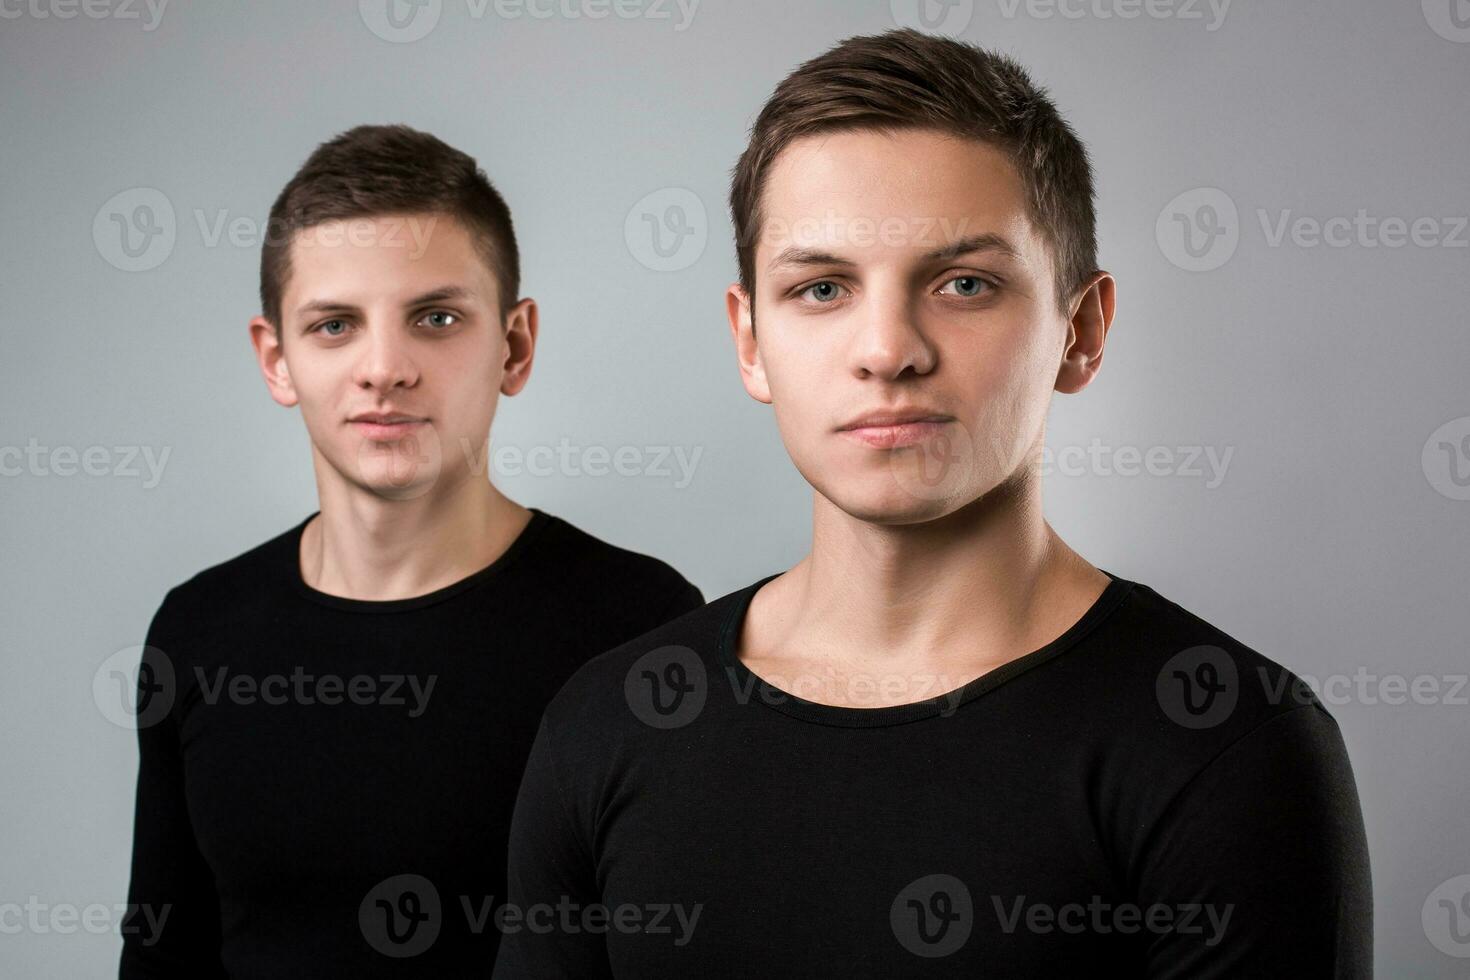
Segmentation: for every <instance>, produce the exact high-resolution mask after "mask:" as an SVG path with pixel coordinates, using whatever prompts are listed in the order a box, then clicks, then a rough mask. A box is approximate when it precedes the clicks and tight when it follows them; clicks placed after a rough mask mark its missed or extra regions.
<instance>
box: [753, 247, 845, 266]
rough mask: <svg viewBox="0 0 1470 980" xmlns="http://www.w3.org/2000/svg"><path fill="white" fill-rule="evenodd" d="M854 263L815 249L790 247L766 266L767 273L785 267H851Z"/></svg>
mask: <svg viewBox="0 0 1470 980" xmlns="http://www.w3.org/2000/svg"><path fill="white" fill-rule="evenodd" d="M852 264H853V263H852V262H851V261H850V260H848V259H844V258H840V257H838V256H836V255H833V254H832V253H831V252H823V251H821V250H820V249H815V248H801V247H800V246H797V245H790V246H788V247H786V248H784V249H782V250H781V251H780V252H778V253H777V254H776V257H775V258H774V259H772V260H771V261H770V264H769V265H767V266H766V271H767V272H769V271H771V270H772V269H775V268H779V267H780V266H783V265H796V266H802V265H842V266H851V265H852Z"/></svg>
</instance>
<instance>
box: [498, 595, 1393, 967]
mask: <svg viewBox="0 0 1470 980" xmlns="http://www.w3.org/2000/svg"><path fill="white" fill-rule="evenodd" d="M773 577H774V576H773ZM1111 577H1112V579H1113V580H1112V582H1111V583H1110V584H1109V585H1108V586H1107V587H1106V589H1105V591H1104V592H1103V593H1102V595H1101V596H1100V598H1099V599H1098V600H1097V601H1096V603H1095V604H1094V605H1093V606H1092V607H1091V609H1090V610H1089V611H1088V612H1087V613H1086V615H1084V616H1083V617H1082V618H1081V619H1080V620H1079V621H1078V622H1077V623H1076V624H1075V625H1074V626H1073V627H1072V628H1070V629H1069V630H1067V631H1066V632H1065V634H1063V635H1062V636H1061V637H1059V638H1058V639H1056V640H1055V641H1054V642H1052V643H1049V644H1047V645H1046V646H1044V647H1042V648H1041V649H1039V650H1035V651H1033V652H1030V653H1028V654H1026V655H1024V656H1022V657H1020V658H1019V659H1016V660H1014V661H1012V662H1010V663H1008V664H1006V665H1005V666H1003V667H1001V668H999V669H997V670H994V671H992V672H990V673H987V674H985V675H983V676H981V677H979V678H978V679H976V680H974V681H972V682H970V683H968V684H966V685H964V686H962V687H960V688H958V689H956V690H953V691H948V692H944V691H943V690H942V688H941V689H938V690H936V691H935V692H934V693H935V695H936V696H935V697H931V698H929V699H927V700H924V701H921V702H917V703H910V704H904V705H899V706H891V707H869V708H862V707H836V706H832V705H825V704H819V703H814V702H811V701H807V700H803V699H801V698H799V697H796V696H794V695H792V694H790V693H788V692H786V691H783V690H781V689H780V688H779V687H778V686H776V685H775V684H774V683H772V684H766V683H764V682H763V681H761V680H760V679H759V678H757V677H756V675H754V674H753V673H752V672H751V671H750V670H749V669H747V668H746V667H745V666H744V665H743V663H741V662H740V661H739V660H738V658H737V657H736V656H735V654H734V651H735V650H737V649H738V639H737V638H738V636H739V631H740V629H741V625H742V623H743V621H744V616H745V610H746V609H747V608H748V606H749V602H750V599H751V596H752V595H753V594H754V593H755V591H756V590H757V589H758V588H759V587H760V586H761V585H762V584H764V582H765V581H769V579H764V580H762V581H761V582H757V583H755V584H754V585H752V586H750V587H748V588H745V589H742V590H739V591H737V592H733V593H731V594H730V595H727V596H725V597H723V598H721V599H718V600H716V601H714V602H712V603H711V604H709V605H708V606H706V607H704V608H702V609H699V610H695V611H693V612H690V613H687V614H685V615H684V616H682V617H680V618H679V619H676V620H674V621H673V622H670V623H668V624H665V625H664V626H662V627H660V628H659V629H657V630H655V631H654V632H653V633H651V634H649V635H648V636H645V637H642V638H640V639H638V640H635V641H633V642H630V643H628V644H625V645H623V646H622V647H620V648H618V649H616V650H613V651H610V652H608V653H606V654H604V655H602V656H600V657H598V658H596V659H594V660H593V661H591V662H590V663H588V664H587V665H586V666H584V667H583V668H581V669H580V670H579V671H578V672H577V673H576V675H575V676H574V677H572V679H571V680H570V681H569V682H568V683H567V685H566V686H565V687H564V688H563V689H562V690H561V691H560V692H559V693H558V694H557V696H556V697H555V698H554V699H553V700H552V702H551V704H550V705H549V707H548V708H547V711H546V714H545V716H544V718H543V721H542V725H541V729H540V732H539V733H538V735H537V738H536V743H535V746H534V747H533V749H532V753H531V758H530V760H529V762H528V765H527V771H526V775H525V779H524V781H523V782H522V785H521V789H520V795H519V800H518V803H517V808H516V814H515V818H514V821H513V825H512V830H511V853H510V876H511V877H510V887H509V891H508V904H507V906H506V910H505V911H504V912H503V913H500V914H499V918H498V925H499V927H500V928H502V929H503V931H504V934H505V935H504V938H503V940H502V944H501V949H500V955H499V959H498V961H497V966H496V971H495V976H496V977H497V978H522V977H534V978H537V980H544V978H551V977H576V978H586V977H620V978H621V977H817V976H822V977H827V976H831V977H884V978H888V977H906V976H935V977H938V976H946V977H948V976H954V977H1072V976H1137V977H1144V976H1147V977H1155V978H1164V977H1169V978H1190V980H1200V978H1212V977H1268V976H1269V977H1294V978H1306V977H1366V976H1369V975H1370V974H1371V969H1372V967H1371V953H1372V936H1371V916H1372V912H1371V900H1370V881H1369V868H1368V856H1367V851H1366V843H1365V835H1364V829H1363V823H1362V817H1361V813H1360V810H1359V804H1358V798H1357V793H1356V789H1355V785H1354V780H1353V775H1352V772H1351V769H1350V766H1349V762H1348V757H1347V754H1346V751H1345V748H1344V743H1343V740H1342V738H1341V735H1340V734H1339V731H1338V727H1337V725H1336V723H1335V722H1334V720H1333V719H1332V718H1331V717H1330V715H1329V714H1328V712H1327V711H1326V710H1325V709H1324V708H1323V707H1322V705H1321V704H1320V703H1319V702H1318V701H1317V700H1316V698H1315V697H1314V696H1313V695H1312V694H1311V692H1310V690H1309V689H1308V688H1306V687H1305V686H1304V685H1302V684H1300V683H1299V682H1297V681H1296V679H1295V677H1294V676H1293V675H1291V674H1290V673H1289V672H1287V671H1286V670H1284V669H1283V668H1282V667H1280V666H1278V665H1277V664H1275V663H1273V662H1272V661H1270V660H1268V659H1267V658H1265V657H1263V656H1262V655H1260V654H1258V653H1256V652H1255V651H1253V650H1251V649H1249V648H1247V647H1245V646H1244V645H1243V644H1241V643H1239V642H1238V641H1236V640H1234V639H1232V638H1231V637H1229V636H1227V635H1226V634H1224V633H1222V632H1221V631H1219V630H1218V629H1216V628H1214V627H1212V626H1211V625H1209V624H1208V623H1206V622H1205V621H1203V620H1201V619H1199V618H1198V617H1196V616H1194V615H1193V614H1191V613H1189V612H1187V611H1186V610H1184V609H1183V608H1181V607H1180V606H1178V605H1176V604H1175V603H1173V602H1171V601H1169V600H1167V599H1165V598H1163V597H1162V596H1160V595H1159V594H1158V593H1157V592H1155V591H1153V590H1152V589H1150V588H1148V587H1147V586H1145V585H1142V584H1139V583H1134V582H1129V581H1127V580H1123V579H1120V578H1118V577H1116V576H1111Z"/></svg>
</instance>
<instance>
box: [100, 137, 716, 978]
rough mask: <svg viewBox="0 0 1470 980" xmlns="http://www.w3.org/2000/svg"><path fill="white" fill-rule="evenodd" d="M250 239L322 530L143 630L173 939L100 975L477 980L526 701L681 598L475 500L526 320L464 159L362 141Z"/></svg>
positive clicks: (155, 904)
mask: <svg viewBox="0 0 1470 980" xmlns="http://www.w3.org/2000/svg"><path fill="white" fill-rule="evenodd" d="M270 228H271V229H272V233H273V234H272V236H271V237H270V238H269V239H268V241H267V243H266V245H265V247H264V251H263V253H262V257H261V302H262V306H263V309H264V312H263V315H261V316H258V317H256V318H255V319H254V320H252V321H251V323H250V335H251V340H252V341H253V343H254V346H255V351H256V354H257V356H258V359H259V365H260V370H261V372H262V374H263V375H264V377H265V381H266V384H267V386H268V387H269V389H270V393H271V396H272V397H273V398H274V399H275V400H276V401H277V402H279V403H280V404H281V405H284V406H299V407H300V409H301V414H302V419H303V421H304V422H305V424H306V428H307V432H308V434H309V435H310V438H311V447H312V463H313V468H314V470H315V474H316V482H317V490H318V495H319V499H320V509H319V511H318V512H316V513H314V514H312V515H311V516H309V517H307V518H306V519H305V520H303V521H301V522H300V523H299V524H297V525H296V526H295V527H293V528H291V529H290V530H288V531H286V532H285V533H283V534H281V535H279V536H277V537H275V538H272V539H271V540H269V541H267V542H265V543H264V544H262V545H260V546H258V547H256V548H253V549H251V550H250V551H247V552H246V553H244V554H242V555H240V556H238V557H236V558H234V559H232V560H230V561H227V562H225V563H223V564H221V565H217V566H215V567H213V568H210V569H207V570H205V571H203V572H201V573H199V574H198V575H196V576H194V577H193V578H192V579H190V580H189V581H187V582H185V583H183V584H182V585H179V586H177V587H176V588H174V589H172V590H170V591H169V593H168V595H167V596H166V598H165V599H164V602H163V604H162V607H161V608H160V609H159V610H158V612H157V614H156V615H155V617H154V619H153V622H152V625H151V627H150V629H149V633H148V641H147V642H148V650H147V652H146V653H145V655H144V660H143V664H142V667H141V670H140V678H139V698H140V700H139V747H140V752H141V759H140V765H139V773H138V796H137V817H136V826H135V842H134V850H133V862H132V883H131V888H130V891H129V897H128V901H129V902H130V903H135V904H134V907H147V908H149V909H154V910H156V909H160V908H167V909H168V910H169V913H168V916H167V920H166V923H165V924H164V926H163V929H162V932H161V934H158V935H157V936H154V935H152V934H151V932H150V933H147V940H148V941H147V942H145V941H144V938H143V935H144V934H140V933H136V932H133V931H131V930H127V929H125V930H124V933H125V936H126V938H125V941H124V947H123V952H122V961H121V974H120V975H121V976H122V977H123V978H144V977H179V978H187V980H202V978H208V977H224V976H229V977H234V978H254V977H258V978H262V980H284V978H291V977H312V978H325V977H342V978H352V980H361V978H367V977H380V976H382V977H386V976H402V975H404V973H405V971H407V972H408V973H410V974H412V975H415V976H433V977H460V976H465V977H468V976H482V975H483V974H484V973H485V971H486V968H487V964H488V963H489V962H491V961H493V958H494V955H495V949H496V943H497V941H498V939H499V935H500V934H499V932H498V931H497V930H496V929H495V928H494V927H493V925H491V924H490V922H489V920H488V918H487V914H486V913H487V911H488V909H487V906H488V905H491V904H494V903H499V902H500V901H501V900H502V898H503V894H504V876H505V845H506V832H507V828H508V825H509V820H510V815H511V805H512V801H513V800H514V795H515V789H516V786H517V783H518V781H519V779H520V775H521V772H522V769H523V767H524V763H525V759H526V753H527V751H528V750H529V747H530V743H531V739H532V736H533V735H534V732H535V726H536V721H537V719H538V717H539V716H540V713H541V709H542V707H543V706H544V704H545V702H546V700H547V699H548V698H549V697H550V696H551V694H552V693H554V692H555V691H556V689H557V688H558V687H559V686H560V685H561V684H562V682H563V681H565V680H566V678H567V677H568V676H569V675H570V674H571V673H572V672H573V670H574V669H575V668H576V667H577V666H578V665H580V664H581V663H582V662H584V661H586V660H587V659H588V658H589V657H591V656H592V655H594V654H596V653H599V652H601V651H603V650H606V649H608V648H609V647H612V646H615V645H616V644H618V643H621V642H623V641H626V640H628V639H631V638H633V637H635V636H637V635H639V634H641V633H644V632H646V631H647V630H649V629H652V628H653V627H654V626H656V625H658V624H660V623H662V622H664V621H665V620H667V619H668V618H670V617H673V616H676V615H678V614H680V613H682V612H684V611H686V610H688V609H691V608H693V607H696V606H698V605H700V604H701V602H702V597H701V596H700V594H699V591H698V590H697V589H696V588H695V587H694V586H693V585H691V584H690V583H689V582H687V581H686V580H685V579H684V578H683V577H681V576H680V575H679V574H678V573H677V572H675V571H674V570H673V569H672V568H670V567H669V566H668V565H666V564H664V563H663V562H660V561H657V560H655V559H653V558H649V557H646V556H643V555H639V554H635V553H633V552H630V551H625V550H623V549H621V548H618V547H614V546H613V545H610V544H607V543H605V542H603V541H600V540H598V539H597V538H595V537H593V536H591V535H589V534H587V533H585V532H583V531H581V530H578V529H577V528H576V527H573V526H572V525H571V524H568V523H567V522H566V521H564V520H562V519H560V518H558V517H555V516H553V515H550V514H547V513H545V512H543V511H540V510H538V509H536V508H534V507H533V508H529V509H528V508H526V507H523V506H522V505H520V504H518V503H516V502H515V501H513V500H511V499H509V498H508V497H506V496H505V495H504V494H502V493H501V492H500V491H499V490H497V489H496V488H495V486H494V485H493V484H492V483H491V482H490V481H489V479H488V472H487V467H486V465H485V461H486V460H487V459H488V446H487V442H488V439H489V434H490V427H491V422H492V420H493V419H494V416H495V409H496V402H497V399H498V397H499V395H500V394H505V395H507V396H510V395H515V394H516V393H517V392H519V391H520V390H521V389H522V388H524V387H525V385H526V383H527V380H528V378H529V377H530V372H531V362H532V358H533V355H534V353H535V346H536V338H537V312H536V304H535V302H534V301H533V300H531V299H520V298H518V297H519V289H520V283H519V269H518V258H517V251H516V243H515V236H514V233H513V229H512V225H511V217H510V212H509V211H508V209H507V208H506V205H505V202H504V201H503V200H502V198H501V196H500V195H499V193H497V192H496V190H495V189H494V188H493V187H492V186H491V184H490V183H489V181H488V180H487V179H486V177H485V175H484V173H483V172H482V171H480V170H479V168H478V167H477V166H476V164H475V161H474V160H473V159H471V158H470V157H468V156H466V155H465V154H463V153H461V152H460V151H458V150H455V149H453V148H452V147H449V146H447V145H446V144H444V143H443V142H441V141H439V140H438V139H436V138H434V137H433V136H430V135H428V134H426V133H421V132H417V131H415V130H412V129H409V128H407V127H404V126H361V127H358V128H356V129H353V130H350V131H348V132H346V133H343V134H341V135H340V136H338V137H336V138H335V139H333V140H331V141H329V142H327V143H325V144H323V145H322V146H321V147H319V148H318V149H317V150H316V152H314V153H313V154H312V155H311V157H310V159H308V160H307V161H306V163H305V165H304V166H303V167H302V168H301V170H300V171H299V172H298V173H297V174H296V175H295V177H293V178H292V180H291V181H290V183H289V184H287V186H286V187H285V189H284V190H283V191H282V192H281V194H280V196H279V198H278V199H277V200H276V202H275V205H274V207H273V208H272V209H271V221H270Z"/></svg>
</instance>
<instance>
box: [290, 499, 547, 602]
mask: <svg viewBox="0 0 1470 980" xmlns="http://www.w3.org/2000/svg"><path fill="white" fill-rule="evenodd" d="M528 509H529V510H530V511H531V519H530V520H529V521H527V522H526V526H525V527H523V528H522V529H521V533H520V534H518V535H516V537H515V540H514V541H512V542H511V543H510V546H509V547H508V548H506V549H505V551H503V552H501V553H500V556H499V557H497V558H496V559H495V560H494V561H492V562H491V563H490V564H488V565H486V566H485V567H484V568H481V569H479V570H477V571H474V572H471V573H470V574H468V575H466V576H465V577H464V578H462V579H459V580H458V581H455V582H451V583H449V584H448V585H446V586H443V587H441V588H438V589H435V590H434V591H432V592H425V593H424V594H423V595H416V596H408V597H406V598H402V599H352V598H348V597H347V596H339V595H332V594H331V593H330V592H323V591H321V590H320V589H316V588H313V587H312V586H310V585H308V584H307V582H306V579H305V578H303V577H302V575H301V535H302V533H303V532H304V531H305V530H306V525H307V524H310V523H311V520H312V518H314V517H316V516H317V515H318V514H320V513H321V511H319V510H317V511H313V512H312V513H311V514H309V515H307V517H306V519H305V520H303V521H302V522H301V523H300V524H297V525H296V526H295V527H294V528H292V529H291V532H290V533H289V534H287V535H286V539H285V552H286V556H285V557H286V564H287V566H288V568H289V575H290V578H291V584H292V585H293V586H294V587H295V590H296V592H297V594H298V595H300V596H302V597H303V598H305V599H309V600H310V601H312V602H315V603H317V604H318V605H323V606H327V607H329V608H332V609H338V610H341V611H343V612H355V613H399V612H409V611H411V610H414V609H422V608H424V607H425V606H432V605H435V604H436V603H440V602H443V601H444V600H446V599H452V598H453V597H455V596H457V595H459V594H460V593H462V592H466V591H468V590H469V589H473V588H475V587H476V586H478V585H480V584H482V583H484V582H486V581H488V580H490V579H492V578H494V577H496V576H497V575H499V574H500V573H501V572H503V571H504V570H505V569H506V567H507V566H509V565H510V564H511V563H513V562H514V561H515V560H516V559H518V558H520V557H521V555H522V554H524V553H525V552H526V550H527V549H528V548H529V547H530V545H531V542H532V541H533V540H534V539H535V538H536V537H537V536H538V535H539V534H540V533H541V531H542V530H543V529H544V528H546V527H547V526H548V525H549V524H550V523H551V521H552V516H551V515H550V514H548V513H546V512H545V511H543V510H540V509H539V508H536V507H531V508H528Z"/></svg>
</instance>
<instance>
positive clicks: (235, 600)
mask: <svg viewBox="0 0 1470 980" xmlns="http://www.w3.org/2000/svg"><path fill="white" fill-rule="evenodd" d="M309 519H310V518H309V517H308V518H303V519H302V521H301V522H300V523H298V524H296V525H293V526H292V527H290V528H287V529H286V530H284V531H282V532H281V533H280V534H277V535H275V536H274V537H272V538H270V539H268V540H266V541H263V542H261V543H260V544H257V545H255V546H253V547H251V548H248V549H246V550H245V551H242V552H240V553H239V554H237V555H235V556H234V557H232V558H228V559H225V560H224V561H221V562H218V563H216V564H214V565H210V566H209V567H207V568H204V569H202V570H201V571H199V572H197V573H195V574H194V575H193V576H191V577H189V578H188V579H185V580H184V581H182V582H180V583H178V584H177V585H175V586H173V587H172V588H171V589H169V590H168V592H167V593H166V594H165V595H164V598H163V602H162V603H161V604H160V606H159V609H158V612H157V613H156V618H163V619H167V620H169V621H172V622H179V621H189V620H199V619H202V618H203V617H206V616H207V617H211V618H214V617H224V618H225V620H226V621H227V620H228V616H229V611H230V610H231V609H239V608H255V607H257V606H259V605H260V604H261V603H263V602H267V601H271V597H272V596H274V595H275V594H276V593H277V592H278V591H279V590H280V589H282V588H283V587H284V585H285V584H286V576H285V575H284V574H283V572H284V570H286V569H290V568H294V567H295V564H294V563H296V562H297V561H298V560H299V559H298V556H297V554H296V552H295V550H294V548H295V545H296V542H297V541H298V540H299V539H298V534H299V532H300V530H301V527H302V526H303V525H304V524H305V523H306V521H307V520H309ZM216 621H218V620H216Z"/></svg>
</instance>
